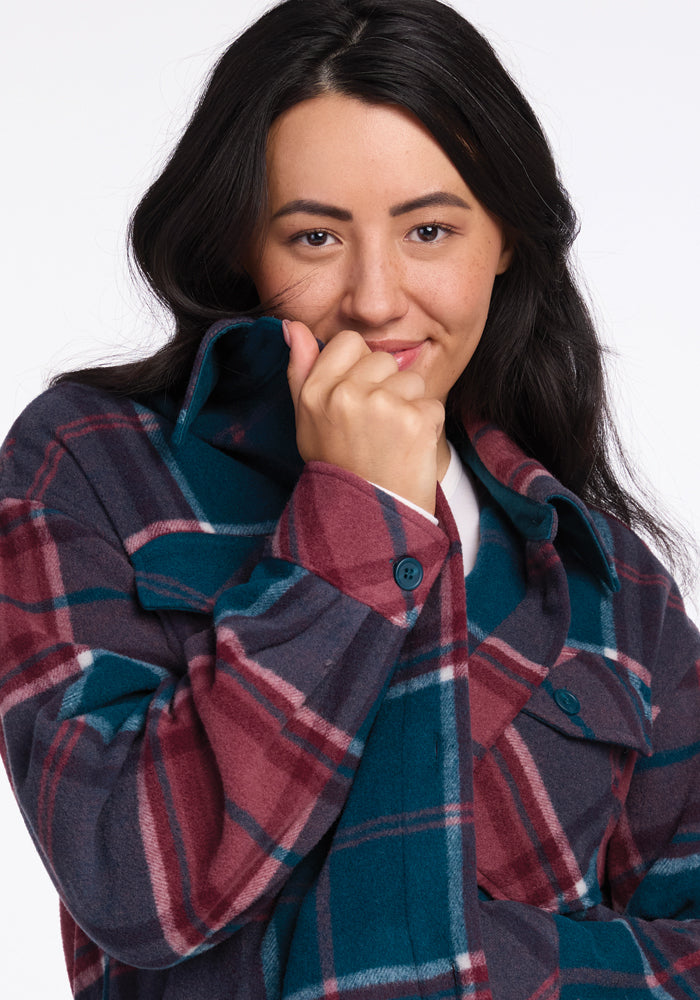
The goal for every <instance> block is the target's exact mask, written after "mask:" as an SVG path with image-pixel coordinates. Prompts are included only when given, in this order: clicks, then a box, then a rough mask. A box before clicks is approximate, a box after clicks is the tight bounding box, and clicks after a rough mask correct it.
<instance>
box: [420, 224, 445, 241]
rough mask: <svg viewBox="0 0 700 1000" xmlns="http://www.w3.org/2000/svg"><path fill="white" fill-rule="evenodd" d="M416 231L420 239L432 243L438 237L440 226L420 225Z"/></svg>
mask: <svg viewBox="0 0 700 1000" xmlns="http://www.w3.org/2000/svg"><path fill="white" fill-rule="evenodd" d="M416 232H417V233H418V239H419V240H422V241H423V243H432V242H433V240H436V239H437V238H438V235H439V233H440V226H418V228H417V229H416Z"/></svg>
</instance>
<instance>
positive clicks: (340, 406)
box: [285, 321, 445, 514]
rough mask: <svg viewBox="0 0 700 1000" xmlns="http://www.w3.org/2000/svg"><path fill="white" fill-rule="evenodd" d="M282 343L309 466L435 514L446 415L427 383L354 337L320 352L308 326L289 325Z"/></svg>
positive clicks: (337, 339) (349, 334)
mask: <svg viewBox="0 0 700 1000" xmlns="http://www.w3.org/2000/svg"><path fill="white" fill-rule="evenodd" d="M285 336H286V338H287V339H288V343H289V347H290V360H289V370H288V378H289V388H290V392H291V395H292V400H293V403H294V411H295V415H296V431H297V446H298V448H299V453H300V455H301V457H302V458H303V459H304V461H306V462H309V461H312V460H318V461H322V462H330V463H332V464H333V465H338V466H340V467H341V468H343V469H347V470H348V471H349V472H354V473H355V474H356V475H358V476H361V477H362V478H363V479H366V480H368V481H369V482H372V483H375V484H376V485H377V486H382V487H384V489H387V490H391V491H392V492H393V493H396V494H397V495H398V496H401V497H403V498H404V499H406V500H410V501H411V502H412V503H414V504H417V505H418V506H419V507H422V508H423V509H424V510H426V511H428V513H430V514H433V513H434V510H435V487H436V483H437V479H438V445H439V444H440V442H441V440H442V439H443V428H444V421H445V411H444V407H443V405H442V403H441V402H440V401H439V400H436V399H429V398H427V397H426V395H425V382H424V380H423V378H422V377H421V376H420V375H419V374H418V373H417V372H413V371H411V370H410V368H409V369H407V370H404V371H399V367H398V365H397V363H396V361H395V359H394V358H393V357H392V355H391V354H387V353H385V352H383V351H374V352H373V351H370V349H369V347H367V345H366V343H365V342H364V340H363V338H362V337H361V336H360V334H359V333H355V332H354V331H352V330H344V331H342V332H341V333H338V334H336V335H335V336H334V337H333V338H332V340H331V341H329V343H328V344H327V346H326V347H325V349H324V350H323V352H321V351H320V350H319V347H318V343H317V341H316V339H315V337H314V336H313V334H312V333H311V331H310V330H309V328H308V327H307V326H305V325H304V324H303V323H300V322H296V321H295V322H287V323H285Z"/></svg>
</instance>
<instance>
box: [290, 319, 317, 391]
mask: <svg viewBox="0 0 700 1000" xmlns="http://www.w3.org/2000/svg"><path fill="white" fill-rule="evenodd" d="M283 330H284V339H285V341H286V342H287V344H288V346H289V367H288V368H287V378H288V380H289V391H290V392H291V394H292V402H293V403H294V406H295V408H296V406H297V403H298V401H299V393H300V392H301V387H302V386H303V384H304V382H305V381H306V379H307V378H308V376H309V372H310V371H311V369H312V368H313V366H314V364H315V363H316V361H317V359H318V356H319V354H320V348H319V345H318V341H317V340H316V338H315V337H314V335H313V333H312V332H311V330H309V328H308V326H306V325H305V324H304V323H302V322H300V321H299V320H285V321H284V323H283Z"/></svg>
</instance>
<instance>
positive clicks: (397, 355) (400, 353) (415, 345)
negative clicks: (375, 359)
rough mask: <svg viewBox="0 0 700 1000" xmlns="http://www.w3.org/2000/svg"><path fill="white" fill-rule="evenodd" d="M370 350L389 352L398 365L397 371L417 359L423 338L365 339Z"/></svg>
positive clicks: (422, 345) (422, 346)
mask: <svg viewBox="0 0 700 1000" xmlns="http://www.w3.org/2000/svg"><path fill="white" fill-rule="evenodd" d="M365 343H366V344H367V346H368V347H369V349H370V351H384V352H385V353H386V354H391V356H392V358H394V360H395V361H396V363H397V365H398V366H399V371H403V369H404V368H410V366H411V365H412V364H413V363H414V361H416V360H417V358H418V356H419V355H420V353H421V351H422V350H423V348H424V347H425V344H426V341H425V340H419V341H415V340H366V341H365Z"/></svg>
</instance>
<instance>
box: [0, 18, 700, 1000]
mask: <svg viewBox="0 0 700 1000" xmlns="http://www.w3.org/2000/svg"><path fill="white" fill-rule="evenodd" d="M456 5H457V6H458V8H459V9H460V10H461V11H462V12H463V13H464V14H465V15H466V16H467V17H469V18H470V19H471V20H472V21H474V22H475V23H476V24H477V26H479V27H481V28H482V29H483V30H485V32H486V34H487V35H488V37H489V38H490V39H491V41H492V42H493V43H494V45H495V46H496V48H497V50H498V51H499V53H500V54H501V56H502V58H503V59H504V60H505V62H506V64H507V65H508V66H509V68H510V69H511V71H512V72H513V73H514V74H515V76H516V78H517V79H518V80H519V82H520V83H521V85H522V86H523V88H524V90H525V92H526V94H527V95H528V96H529V98H530V100H531V102H532V103H533V105H534V107H535V109H536V111H537V113H538V114H539V116H540V118H541V120H542V122H543V124H544V126H545V129H546V131H547V132H548V134H549V135H550V138H551V140H552V143H553V145H554V149H555V152H556V154H557V157H558V160H559V162H560V165H561V168H562V173H563V176H564V180H565V183H566V185H567V187H568V188H569V190H570V191H571V193H572V195H573V199H574V203H575V205H576V206H577V209H578V211H579V214H580V217H581V220H582V232H581V235H580V237H579V240H578V243H577V246H578V257H579V261H580V266H581V270H582V272H583V273H584V274H585V277H586V282H587V286H588V289H589V292H590V295H591V298H592V300H593V304H594V309H595V312H596V315H597V317H598V319H599V326H600V329H601V332H602V335H603V338H604V340H605V341H606V343H608V344H609V345H610V346H611V347H612V348H613V349H614V351H615V352H616V354H617V361H616V362H615V365H614V371H613V375H614V385H615V397H616V400H617V403H618V411H619V415H620V423H621V427H622V432H623V437H624V440H625V442H626V443H627V445H628V447H629V448H630V451H631V453H632V455H633V458H634V461H635V466H636V467H637V468H638V469H639V470H640V475H644V476H645V477H646V479H647V480H648V481H649V482H650V483H651V485H652V486H653V487H654V488H655V489H656V490H658V492H659V493H660V495H661V498H662V500H663V501H664V503H665V504H666V506H667V508H668V509H669V510H670V512H671V513H672V514H673V515H674V516H675V517H676V518H677V519H681V520H682V521H684V522H685V524H686V525H687V526H688V528H689V529H690V530H691V532H692V533H693V534H694V535H695V537H698V536H699V535H700V472H699V471H698V470H699V464H700V463H698V457H697V446H696V429H697V425H698V420H697V415H696V414H697V402H696V400H697V397H698V394H699V393H700V388H699V387H698V361H699V360H700V347H699V346H698V342H699V334H700V329H699V323H698V318H697V313H696V304H695V295H696V291H697V286H698V280H697V276H696V267H697V263H698V261H697V257H698V254H697V249H698V228H699V222H700V208H699V199H698V184H697V176H698V169H697V168H698V140H697V138H696V135H697V105H698V81H697V70H696V69H695V67H696V65H697V62H696V59H697V51H696V39H697V24H696V21H697V15H696V13H695V5H694V4H691V3H689V2H688V0H667V2H666V3H665V4H664V5H663V9H662V10H661V9H660V8H659V5H658V3H654V4H652V3H651V2H649V0H637V2H633V0H587V2H586V3H585V4H583V3H580V4H579V3H577V4H573V3H562V2H561V0H531V2H530V3H528V4H523V3H522V2H521V0H459V2H458V3H457V4H456ZM265 6H266V5H265V4H263V3H260V2H252V0H246V2H241V0H233V2H232V0H225V2H224V0H198V2H197V3H196V4H189V3H182V2H181V3H178V2H177V0H167V2H166V0H147V2H143V0H140V2H138V3H136V2H135V0H121V3H119V4H109V5H108V6H105V5H102V4H95V3H93V2H88V0H62V2H61V3H55V2H53V0H34V2H33V3H31V4H26V5H19V4H16V5H14V8H13V13H12V15H11V19H10V20H9V21H8V20H7V19H6V20H5V22H4V25H3V32H4V44H3V48H4V52H3V58H2V61H1V62H0V74H1V75H2V80H1V82H2V94H3V99H4V104H5V106H4V107H3V131H4V135H3V140H4V141H3V148H4V152H3V156H2V160H1V162H0V177H1V179H2V192H3V196H4V197H3V219H2V228H3V233H4V237H3V240H2V250H1V253H2V277H3V288H2V348H3V365H2V370H0V380H1V383H2V385H1V390H2V391H0V437H2V436H4V434H5V433H6V431H7V430H8V429H9V426H10V424H11V421H12V419H13V418H14V416H15V415H16V414H17V412H18V411H19V410H20V409H21V408H22V407H23V406H24V405H25V404H26V403H27V402H28V401H29V400H30V399H31V398H32V397H33V396H35V395H36V394H37V393H38V392H39V391H40V390H41V388H42V386H43V383H44V381H45V379H46V377H47V376H48V375H50V374H51V373H55V372H57V371H59V370H61V369H62V368H66V367H68V366H75V365H78V364H85V363H87V362H88V361H90V360H93V361H94V360H98V359H99V360H104V359H105V358H110V357H119V356H122V357H123V356H124V352H125V351H128V352H136V351H139V350H142V351H146V352H147V351H150V350H151V349H152V348H153V347H154V345H156V344H157V343H159V342H160V340H162V338H163V337H164V336H165V333H166V330H167V324H166V323H165V321H163V320H162V319H160V320H159V319H157V318H155V317H154V315H153V314H152V313H151V312H150V311H149V310H148V308H146V307H145V306H144V304H143V300H142V298H140V297H139V295H138V294H136V293H135V292H134V291H133V289H132V288H131V286H130V282H129V278H128V276H127V272H126V267H125V254H124V242H125V241H124V233H125V228H126V222H127V219H128V216H129V214H130V212H131V211H132V210H133V208H134V207H135V205H136V202H137V201H138V198H139V195H140V193H141V192H142V191H143V190H144V188H145V186H146V184H147V183H148V181H149V179H150V178H151V177H152V176H153V175H154V173H155V171H156V170H157V169H158V167H159V165H160V164H162V162H163V160H164V157H165V156H166V154H167V151H168V150H169V149H170V147H171V145H172V143H173V140H174V139H175V138H176V136H177V135H178V133H179V131H180V129H181V128H182V125H183V123H184V121H185V120H186V117H187V115H188V113H189V111H190V110H191V109H192V106H193V104H192V102H193V98H194V95H195V93H196V91H197V90H198V88H199V86H200V84H201V82H202V81H203V79H204V77H205V75H206V72H207V70H208V68H209V67H210V66H211V64H212V63H213V61H214V59H215V57H216V56H217V55H218V54H219V53H220V51H221V50H222V48H223V47H224V45H225V44H226V42H227V41H228V40H230V39H231V38H232V37H233V36H234V35H235V34H236V33H237V32H238V30H239V29H240V27H242V26H243V24H244V23H247V22H248V21H249V20H251V19H253V17H254V16H255V15H256V14H257V13H259V12H261V11H262V10H263V9H264V7H265ZM690 601H691V607H692V609H693V610H694V612H695V617H696V618H697V609H698V607H699V606H700V590H698V588H697V587H696V588H695V589H694V591H693V592H692V593H691V594H690ZM0 821H1V822H0V830H1V831H2V833H1V839H0V845H1V847H2V851H1V853H0V858H1V859H2V860H1V863H2V871H1V876H2V881H1V884H2V887H3V891H2V900H3V905H2V909H1V910H0V995H2V996H3V997H4V998H7V1000H15V998H17V1000H18V998H20V997H21V998H23V1000H34V998H41V1000H54V998H55V1000H67V998H68V997H69V990H68V987H67V980H66V976H65V972H64V969H63V962H62V955H61V949H60V943H59V935H58V920H57V904H56V900H55V896H54V893H53V889H52V887H51V885H50V883H49V881H48V877H47V876H46V874H45V873H44V871H43V869H42V868H41V866H40V864H39V862H38V860H37V859H36V858H35V855H34V851H33V848H32V846H31V843H30V841H29V838H28V836H27V834H26V831H25V830H24V828H23V826H22V822H21V819H20V817H19V813H18V811H17V809H16V807H15V805H14V803H13V801H12V799H11V796H10V792H9V786H8V784H7V782H6V781H5V780H4V778H0Z"/></svg>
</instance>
